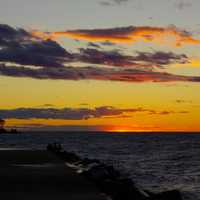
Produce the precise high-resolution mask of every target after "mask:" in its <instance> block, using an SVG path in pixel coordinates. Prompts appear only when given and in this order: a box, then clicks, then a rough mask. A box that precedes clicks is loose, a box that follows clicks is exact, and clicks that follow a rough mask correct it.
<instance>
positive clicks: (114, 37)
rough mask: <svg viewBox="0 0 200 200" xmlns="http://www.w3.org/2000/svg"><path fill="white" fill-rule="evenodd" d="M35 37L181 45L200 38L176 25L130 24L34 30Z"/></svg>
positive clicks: (193, 42) (197, 41)
mask: <svg viewBox="0 0 200 200" xmlns="http://www.w3.org/2000/svg"><path fill="white" fill-rule="evenodd" d="M32 35H33V36H34V37H38V38H41V39H52V40H57V39H58V37H60V36H65V37H68V38H72V39H78V40H86V41H90V42H111V43H127V44H128V43H130V44H133V43H135V42H139V41H142V42H149V43H157V44H160V45H166V44H172V45H174V46H177V47H180V46H182V45H185V44H190V45H199V44H200V39H195V38H194V37H193V36H192V34H190V33H189V32H187V31H185V30H181V29H179V28H177V27H176V26H172V25H171V26H168V27H153V26H129V27H117V28H105V29H78V30H67V31H57V32H41V31H32Z"/></svg>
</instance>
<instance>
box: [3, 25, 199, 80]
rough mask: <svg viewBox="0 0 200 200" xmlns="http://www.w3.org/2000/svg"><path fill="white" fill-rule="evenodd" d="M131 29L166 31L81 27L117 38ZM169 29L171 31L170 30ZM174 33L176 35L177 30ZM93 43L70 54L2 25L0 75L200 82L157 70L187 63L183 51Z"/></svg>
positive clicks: (184, 35) (54, 44) (90, 31)
mask: <svg viewBox="0 0 200 200" xmlns="http://www.w3.org/2000/svg"><path fill="white" fill-rule="evenodd" d="M132 31H136V32H138V31H139V32H141V31H149V32H155V31H156V32H157V31H158V32H163V31H165V29H161V28H160V29H159V28H156V29H155V28H150V27H140V28H139V29H138V28H134V27H125V28H114V29H94V30H81V32H82V33H84V32H85V33H87V34H89V35H93V36H95V37H104V36H105V37H111V38H112V37H114V38H118V39H119V38H121V37H126V35H127V36H128V35H129V34H130V32H132ZM170 31H172V30H171V29H170ZM145 33H146V32H145ZM174 34H177V32H176V30H175V29H174ZM179 36H180V35H179ZM186 36H188V35H187V33H184V34H183V33H182V37H186ZM185 39H186V38H185ZM90 45H93V47H94V48H86V49H83V48H82V49H80V52H79V53H69V52H67V51H66V50H65V49H64V48H62V47H61V46H60V45H59V44H58V43H57V42H56V41H53V40H51V39H48V38H46V39H41V37H38V36H37V35H34V34H32V33H31V34H30V33H29V32H27V31H25V30H23V29H15V28H12V27H10V26H8V25H0V62H1V64H0V75H5V76H12V77H29V78H35V79H52V80H56V79H60V80H83V79H89V80H110V81H124V82H147V81H150V82H169V81H193V82H199V81H200V77H194V76H181V75H175V74H170V73H165V72H159V71H156V70H157V68H156V69H155V67H159V68H160V67H163V66H165V65H168V64H171V63H186V62H187V59H188V58H187V56H186V55H184V54H181V55H178V54H174V53H172V52H160V51H159V52H153V53H145V52H137V54H136V55H125V54H123V53H121V52H120V51H119V50H113V51H104V50H101V49H99V48H95V47H97V46H96V44H94V43H91V44H90ZM70 62H82V63H89V64H95V65H96V64H99V65H104V67H103V66H101V67H72V66H69V63H70ZM12 63H13V64H12ZM66 63H68V66H66ZM16 64H19V66H16ZM114 67H115V68H116V69H115V68H114Z"/></svg>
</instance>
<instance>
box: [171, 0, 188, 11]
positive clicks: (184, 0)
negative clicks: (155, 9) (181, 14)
mask: <svg viewBox="0 0 200 200" xmlns="http://www.w3.org/2000/svg"><path fill="white" fill-rule="evenodd" d="M175 6H176V8H178V9H179V10H184V9H186V8H189V7H191V6H192V1H191V0H179V1H177V2H176V3H175Z"/></svg>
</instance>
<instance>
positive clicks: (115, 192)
mask: <svg viewBox="0 0 200 200" xmlns="http://www.w3.org/2000/svg"><path fill="white" fill-rule="evenodd" d="M47 150H48V151H51V152H52V153H54V154H56V155H57V156H58V157H59V158H61V159H62V160H64V161H65V163H66V165H68V166H69V167H71V168H73V169H75V170H76V172H77V173H79V174H81V175H82V176H84V177H86V178H87V179H88V180H90V181H91V182H93V183H94V184H95V185H96V186H97V187H98V188H99V190H100V191H101V192H102V193H104V194H106V195H107V196H108V197H109V199H111V200H182V199H183V198H182V195H181V193H180V191H179V190H170V191H164V192H161V193H153V192H151V191H149V190H143V189H142V188H139V187H137V186H136V185H135V183H134V182H133V181H132V180H131V179H130V178H129V177H124V175H122V174H121V173H120V172H119V171H118V170H116V169H115V168H114V167H113V166H109V165H105V164H104V163H101V162H100V161H99V160H96V159H88V158H81V157H79V156H78V155H76V154H75V153H73V152H67V151H65V150H64V149H63V148H62V146H61V145H60V144H57V143H54V144H48V145H47Z"/></svg>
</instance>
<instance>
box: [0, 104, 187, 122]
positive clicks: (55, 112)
mask: <svg viewBox="0 0 200 200" xmlns="http://www.w3.org/2000/svg"><path fill="white" fill-rule="evenodd" d="M134 113H147V114H151V115H153V114H157V115H169V114H175V113H179V114H186V113H188V112H187V111H181V112H174V111H154V110H151V109H144V108H140V107H139V108H127V109H124V108H116V107H112V106H102V107H96V108H63V109H56V108H17V109H11V110H6V109H0V115H1V117H2V118H4V119H64V120H87V119H92V118H105V117H115V118H119V117H122V118H123V117H130V116H129V115H128V114H134Z"/></svg>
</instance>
